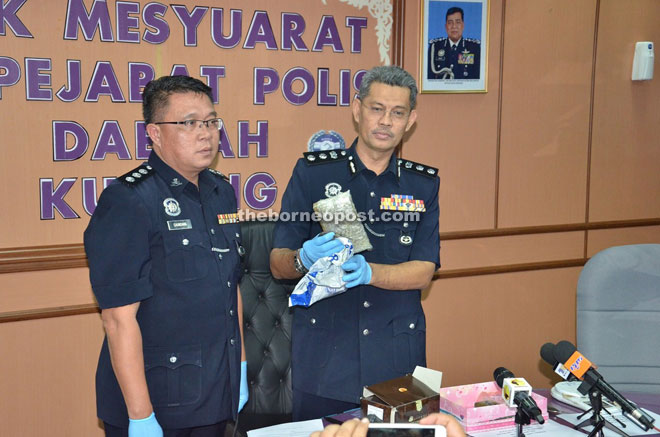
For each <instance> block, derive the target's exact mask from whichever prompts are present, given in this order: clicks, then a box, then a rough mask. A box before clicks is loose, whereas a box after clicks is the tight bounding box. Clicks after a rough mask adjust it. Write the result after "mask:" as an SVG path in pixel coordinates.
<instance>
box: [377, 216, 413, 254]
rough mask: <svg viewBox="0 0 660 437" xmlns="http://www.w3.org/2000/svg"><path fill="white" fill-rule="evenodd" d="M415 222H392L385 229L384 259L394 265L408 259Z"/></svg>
mask: <svg viewBox="0 0 660 437" xmlns="http://www.w3.org/2000/svg"><path fill="white" fill-rule="evenodd" d="M416 228H417V222H412V221H411V222H394V223H388V225H387V226H386V227H385V257H386V258H387V259H388V260H391V261H393V262H396V263H400V262H405V261H408V260H409V259H410V251H411V250H412V245H413V243H414V242H415V229H416Z"/></svg>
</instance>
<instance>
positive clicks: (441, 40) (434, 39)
mask: <svg viewBox="0 0 660 437" xmlns="http://www.w3.org/2000/svg"><path fill="white" fill-rule="evenodd" d="M446 39H447V37H441V38H433V39H432V40H431V41H429V42H430V43H431V44H433V43H434V42H444V41H445V40H446Z"/></svg>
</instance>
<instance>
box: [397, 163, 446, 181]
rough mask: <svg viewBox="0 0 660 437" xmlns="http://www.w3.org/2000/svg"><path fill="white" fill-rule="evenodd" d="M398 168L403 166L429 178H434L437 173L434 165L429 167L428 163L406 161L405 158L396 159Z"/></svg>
mask: <svg viewBox="0 0 660 437" xmlns="http://www.w3.org/2000/svg"><path fill="white" fill-rule="evenodd" d="M397 165H398V167H399V169H401V168H403V169H405V170H410V171H412V172H414V173H418V174H421V175H424V176H427V177H430V178H434V177H436V176H437V175H438V169H437V168H435V167H430V166H428V165H424V164H420V163H418V162H414V161H408V160H406V159H399V160H398V161H397Z"/></svg>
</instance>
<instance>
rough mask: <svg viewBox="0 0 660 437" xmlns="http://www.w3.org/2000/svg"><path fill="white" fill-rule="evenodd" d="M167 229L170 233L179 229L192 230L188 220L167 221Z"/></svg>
mask: <svg viewBox="0 0 660 437" xmlns="http://www.w3.org/2000/svg"><path fill="white" fill-rule="evenodd" d="M167 229H169V230H170V231H178V230H179V229H192V222H191V221H190V219H185V220H168V221H167Z"/></svg>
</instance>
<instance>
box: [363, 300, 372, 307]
mask: <svg viewBox="0 0 660 437" xmlns="http://www.w3.org/2000/svg"><path fill="white" fill-rule="evenodd" d="M362 305H363V306H364V307H365V308H369V307H370V306H371V303H370V302H369V301H368V300H365V301H364V303H363V304H362Z"/></svg>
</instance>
